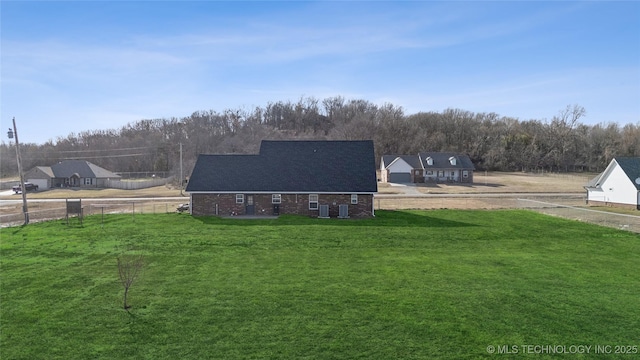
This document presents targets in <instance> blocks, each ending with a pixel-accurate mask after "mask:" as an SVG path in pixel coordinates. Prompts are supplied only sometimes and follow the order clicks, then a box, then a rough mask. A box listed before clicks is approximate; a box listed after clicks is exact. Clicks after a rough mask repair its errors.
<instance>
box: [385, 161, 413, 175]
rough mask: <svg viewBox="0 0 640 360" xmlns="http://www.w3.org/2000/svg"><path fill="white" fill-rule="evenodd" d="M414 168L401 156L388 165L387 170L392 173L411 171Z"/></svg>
mask: <svg viewBox="0 0 640 360" xmlns="http://www.w3.org/2000/svg"><path fill="white" fill-rule="evenodd" d="M412 169H413V168H412V167H411V165H409V164H407V162H406V161H404V160H402V159H401V158H399V157H398V158H396V159H395V160H393V162H391V164H389V166H387V170H389V172H390V173H411V170H412Z"/></svg>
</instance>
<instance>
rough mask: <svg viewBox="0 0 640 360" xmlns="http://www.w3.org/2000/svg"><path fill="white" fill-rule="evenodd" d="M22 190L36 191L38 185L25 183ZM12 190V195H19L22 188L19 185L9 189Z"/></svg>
mask: <svg viewBox="0 0 640 360" xmlns="http://www.w3.org/2000/svg"><path fill="white" fill-rule="evenodd" d="M24 188H25V189H26V190H27V191H38V185H36V184H33V183H30V182H26V183H24ZM11 189H12V190H13V192H14V193H16V194H19V193H21V192H22V188H21V186H20V185H16V186H14V187H12V188H11Z"/></svg>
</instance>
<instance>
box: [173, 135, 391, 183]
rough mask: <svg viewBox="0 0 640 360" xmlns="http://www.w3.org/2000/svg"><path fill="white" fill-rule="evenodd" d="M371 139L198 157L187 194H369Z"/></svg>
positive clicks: (275, 144)
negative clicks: (251, 153) (253, 153)
mask: <svg viewBox="0 0 640 360" xmlns="http://www.w3.org/2000/svg"><path fill="white" fill-rule="evenodd" d="M377 190H378V184H377V180H376V168H375V158H374V152H373V141H371V140H366V141H271V140H263V141H262V143H261V146H260V154H258V155H204V154H201V155H199V156H198V160H197V162H196V165H195V167H194V169H193V172H192V174H191V177H190V179H189V184H188V185H187V188H186V191H187V192H303V193H308V192H318V193H323V192H327V193H336V192H341V193H356V192H358V193H373V192H376V191H377Z"/></svg>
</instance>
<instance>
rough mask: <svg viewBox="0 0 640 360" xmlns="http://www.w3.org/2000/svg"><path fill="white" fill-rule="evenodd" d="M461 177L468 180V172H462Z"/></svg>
mask: <svg viewBox="0 0 640 360" xmlns="http://www.w3.org/2000/svg"><path fill="white" fill-rule="evenodd" d="M462 177H463V178H465V179H466V178H468V177H469V171H467V170H462Z"/></svg>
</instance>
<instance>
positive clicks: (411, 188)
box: [389, 183, 424, 195]
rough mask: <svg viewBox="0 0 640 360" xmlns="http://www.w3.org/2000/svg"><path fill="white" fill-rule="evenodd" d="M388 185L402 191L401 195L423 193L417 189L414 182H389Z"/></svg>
mask: <svg viewBox="0 0 640 360" xmlns="http://www.w3.org/2000/svg"><path fill="white" fill-rule="evenodd" d="M389 185H391V186H392V187H393V188H394V189H396V190H399V191H402V193H403V195H424V194H423V193H421V192H420V191H419V190H418V189H417V187H416V184H396V183H389Z"/></svg>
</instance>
